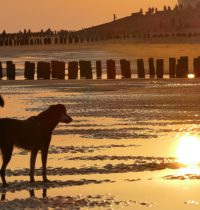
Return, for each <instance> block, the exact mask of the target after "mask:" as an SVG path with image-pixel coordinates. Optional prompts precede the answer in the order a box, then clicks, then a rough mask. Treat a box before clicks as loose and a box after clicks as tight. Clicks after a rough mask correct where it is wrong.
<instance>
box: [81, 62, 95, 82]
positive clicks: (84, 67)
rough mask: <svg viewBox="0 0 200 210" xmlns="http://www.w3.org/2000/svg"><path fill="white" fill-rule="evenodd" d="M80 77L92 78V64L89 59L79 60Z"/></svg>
mask: <svg viewBox="0 0 200 210" xmlns="http://www.w3.org/2000/svg"><path fill="white" fill-rule="evenodd" d="M79 66H80V77H81V78H86V79H92V78H93V75H92V64H91V61H83V60H82V61H79Z"/></svg>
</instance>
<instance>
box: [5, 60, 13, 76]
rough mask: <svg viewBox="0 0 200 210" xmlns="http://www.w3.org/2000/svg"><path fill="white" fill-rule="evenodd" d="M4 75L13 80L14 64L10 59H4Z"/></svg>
mask: <svg viewBox="0 0 200 210" xmlns="http://www.w3.org/2000/svg"><path fill="white" fill-rule="evenodd" d="M6 75H7V79H9V80H15V64H13V62H12V61H6Z"/></svg>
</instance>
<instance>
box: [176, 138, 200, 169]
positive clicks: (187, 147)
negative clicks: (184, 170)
mask: <svg viewBox="0 0 200 210" xmlns="http://www.w3.org/2000/svg"><path fill="white" fill-rule="evenodd" d="M176 156H177V159H178V162H180V163H183V164H186V165H190V166H191V165H197V164H198V163H200V140H199V138H198V137H196V136H190V135H185V136H182V137H181V138H180V141H179V143H178V147H177V150H176Z"/></svg>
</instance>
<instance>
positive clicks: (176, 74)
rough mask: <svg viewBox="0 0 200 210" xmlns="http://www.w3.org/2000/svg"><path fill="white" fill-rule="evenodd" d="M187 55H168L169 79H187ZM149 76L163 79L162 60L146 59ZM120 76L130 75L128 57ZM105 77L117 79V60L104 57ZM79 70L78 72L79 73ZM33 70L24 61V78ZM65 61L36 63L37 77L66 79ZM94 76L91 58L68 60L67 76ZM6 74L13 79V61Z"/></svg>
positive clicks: (199, 61) (140, 70) (141, 73)
mask: <svg viewBox="0 0 200 210" xmlns="http://www.w3.org/2000/svg"><path fill="white" fill-rule="evenodd" d="M188 63H189V58H188V57H187V56H184V57H180V58H179V59H176V58H169V78H187V77H188V73H189V64H188ZM148 66H149V72H148V75H149V78H163V76H164V60H163V59H157V60H155V59H154V58H149V60H148ZM120 67H121V77H122V78H127V79H128V78H131V76H132V73H131V63H130V61H128V60H125V59H122V60H120ZM193 67H194V77H196V78H199V77H200V57H198V58H194V60H193ZM106 69H107V79H116V62H115V60H107V62H106ZM79 72H80V74H79ZM35 73H36V65H35V63H33V62H29V61H26V62H25V68H24V78H25V79H28V80H34V77H35ZM65 75H66V72H65V62H61V61H51V63H50V62H43V61H42V62H41V61H40V62H38V63H37V79H51V78H52V79H65ZM79 75H80V78H85V79H93V71H92V63H91V61H86V60H81V61H79V62H78V61H71V62H69V63H68V79H78V78H79ZM137 75H138V78H145V77H146V72H145V66H144V60H143V59H137ZM6 77H7V79H9V80H15V77H16V67H15V64H14V63H13V62H12V61H7V62H6ZM0 78H3V69H2V63H1V62H0ZM96 78H97V79H102V61H100V60H98V61H96Z"/></svg>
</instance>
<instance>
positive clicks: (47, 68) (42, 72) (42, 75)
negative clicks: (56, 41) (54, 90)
mask: <svg viewBox="0 0 200 210" xmlns="http://www.w3.org/2000/svg"><path fill="white" fill-rule="evenodd" d="M50 77H51V65H50V63H47V62H43V61H40V62H38V64H37V78H38V79H50Z"/></svg>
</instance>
